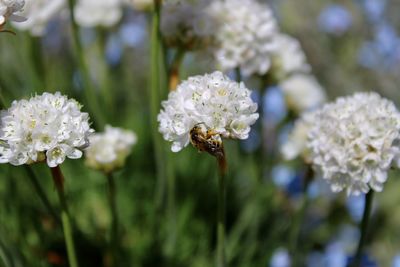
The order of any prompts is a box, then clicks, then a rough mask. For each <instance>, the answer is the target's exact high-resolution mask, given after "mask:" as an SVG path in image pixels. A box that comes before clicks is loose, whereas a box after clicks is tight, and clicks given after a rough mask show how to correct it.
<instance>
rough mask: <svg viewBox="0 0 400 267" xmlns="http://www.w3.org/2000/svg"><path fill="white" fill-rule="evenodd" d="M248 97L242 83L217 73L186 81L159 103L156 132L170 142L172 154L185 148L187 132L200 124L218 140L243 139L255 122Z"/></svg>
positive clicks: (254, 106) (248, 94)
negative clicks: (216, 135) (219, 138)
mask: <svg viewBox="0 0 400 267" xmlns="http://www.w3.org/2000/svg"><path fill="white" fill-rule="evenodd" d="M250 94H251V92H250V90H248V89H247V88H246V87H245V85H244V84H243V83H240V84H239V83H237V82H234V81H232V80H230V79H229V78H228V77H226V76H225V75H224V74H222V73H221V72H218V71H217V72H214V73H212V74H205V75H204V76H194V77H190V78H189V79H188V80H186V81H184V82H182V83H181V84H180V85H179V86H178V88H177V90H176V91H173V92H170V93H169V96H168V100H167V101H163V103H162V106H163V109H162V110H161V112H160V114H159V115H158V121H159V122H160V126H159V130H160V132H161V133H162V134H163V136H164V139H165V140H167V141H171V142H173V144H172V151H174V152H178V151H180V150H181V149H182V148H184V147H185V146H187V145H188V143H189V132H190V130H191V129H192V128H193V127H194V126H195V125H198V124H200V123H202V124H204V125H205V126H206V128H207V129H209V130H212V131H213V132H215V133H216V134H218V135H220V136H222V137H225V138H237V139H246V138H247V137H248V135H249V132H250V126H251V125H252V124H254V123H255V122H256V120H257V119H258V113H256V111H257V104H256V103H254V102H253V100H252V99H251V98H250Z"/></svg>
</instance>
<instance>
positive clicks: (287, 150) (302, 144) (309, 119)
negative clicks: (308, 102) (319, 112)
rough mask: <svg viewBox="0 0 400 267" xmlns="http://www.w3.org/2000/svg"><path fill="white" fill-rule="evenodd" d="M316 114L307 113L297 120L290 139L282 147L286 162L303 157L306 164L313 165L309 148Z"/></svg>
mask: <svg viewBox="0 0 400 267" xmlns="http://www.w3.org/2000/svg"><path fill="white" fill-rule="evenodd" d="M314 117H315V112H313V111H311V112H305V113H303V114H302V116H301V117H300V118H299V119H297V121H296V122H295V124H294V126H293V129H292V130H291V132H290V133H289V136H288V139H287V140H286V142H285V143H284V144H283V145H282V147H281V153H282V155H283V158H284V159H285V160H292V159H295V158H296V157H298V156H301V157H302V158H303V159H304V161H305V162H306V163H311V159H310V151H309V148H308V147H307V141H308V133H309V131H310V129H311V127H312V125H313V122H314Z"/></svg>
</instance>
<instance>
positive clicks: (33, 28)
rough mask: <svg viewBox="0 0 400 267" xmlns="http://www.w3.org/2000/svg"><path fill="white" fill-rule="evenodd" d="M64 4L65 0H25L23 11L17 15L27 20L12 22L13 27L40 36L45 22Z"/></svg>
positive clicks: (57, 13)
mask: <svg viewBox="0 0 400 267" xmlns="http://www.w3.org/2000/svg"><path fill="white" fill-rule="evenodd" d="M65 6H66V1H65V0H26V4H25V7H24V9H23V11H22V12H19V13H18V15H21V16H23V17H26V18H27V20H26V21H24V22H21V23H14V27H16V28H18V29H21V30H29V31H30V32H31V34H32V35H35V36H41V35H43V34H44V33H45V29H46V26H47V23H48V22H49V21H50V20H51V19H52V18H54V17H55V16H57V15H59V14H60V13H61V11H62V9H63V8H64V7H65Z"/></svg>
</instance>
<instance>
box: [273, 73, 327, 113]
mask: <svg viewBox="0 0 400 267" xmlns="http://www.w3.org/2000/svg"><path fill="white" fill-rule="evenodd" d="M280 88H281V89H282V91H283V94H284V96H285V99H286V103H287V105H288V107H289V108H291V109H292V110H294V111H295V112H297V113H302V112H304V111H307V110H311V109H314V108H317V107H319V106H320V105H321V104H323V103H324V102H325V101H326V95H325V91H324V90H323V89H322V87H321V86H320V84H319V83H318V81H317V80H316V79H315V78H314V77H313V76H311V75H308V74H301V73H299V74H294V75H292V76H289V77H288V78H287V79H285V80H283V81H282V82H281V83H280Z"/></svg>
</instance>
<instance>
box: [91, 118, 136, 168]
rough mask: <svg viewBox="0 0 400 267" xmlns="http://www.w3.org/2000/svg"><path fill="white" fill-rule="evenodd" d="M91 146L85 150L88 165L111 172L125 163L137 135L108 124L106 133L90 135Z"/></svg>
mask: <svg viewBox="0 0 400 267" xmlns="http://www.w3.org/2000/svg"><path fill="white" fill-rule="evenodd" d="M89 141H90V146H89V147H88V148H87V149H86V150H85V156H86V165H88V166H89V167H91V168H93V169H96V170H100V171H103V172H105V173H110V172H112V171H114V170H116V169H118V168H121V167H123V166H124V164H125V160H126V158H127V157H128V156H129V154H130V153H131V149H132V146H133V145H134V144H135V143H136V141H137V137H136V135H135V133H133V132H132V131H128V130H124V129H121V128H115V127H111V126H109V125H107V126H106V128H105V132H104V133H95V134H93V135H91V136H90V137H89Z"/></svg>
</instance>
